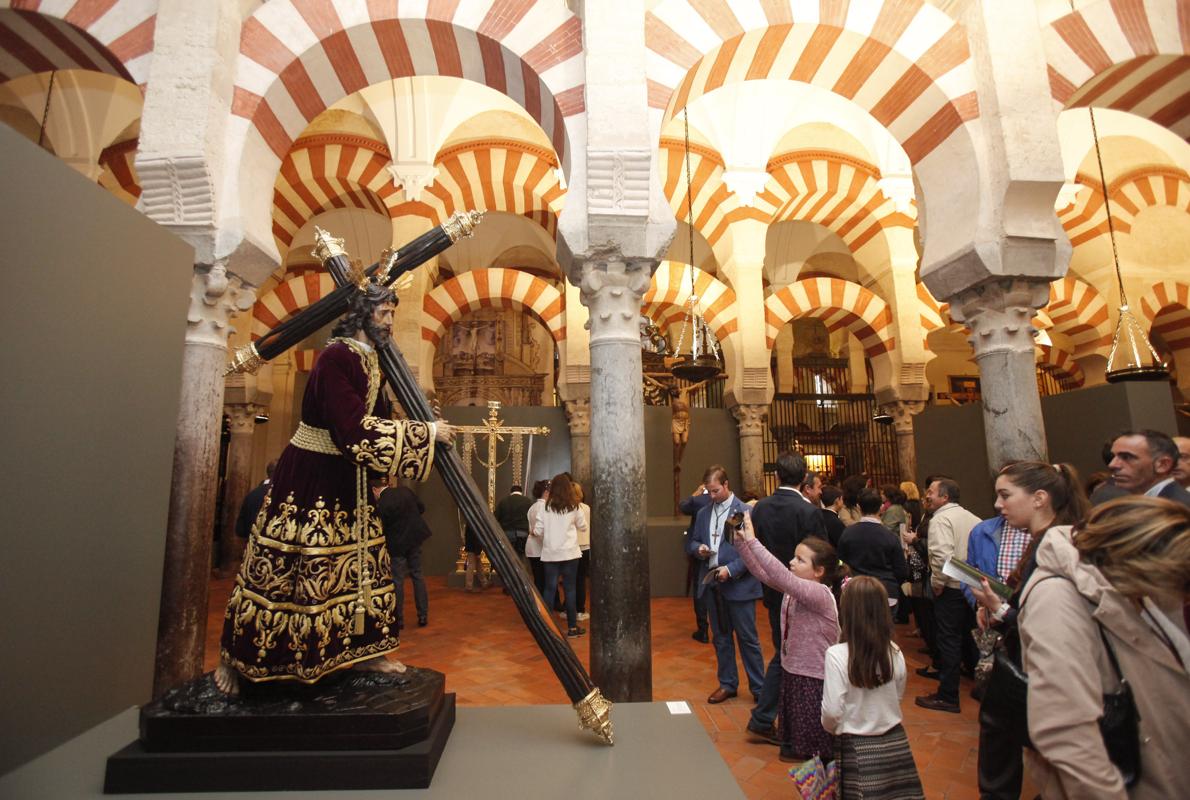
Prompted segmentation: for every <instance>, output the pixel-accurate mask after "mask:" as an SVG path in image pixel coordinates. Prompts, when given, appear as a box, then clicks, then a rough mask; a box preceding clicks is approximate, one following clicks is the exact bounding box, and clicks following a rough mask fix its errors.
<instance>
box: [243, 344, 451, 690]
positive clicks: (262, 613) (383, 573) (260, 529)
mask: <svg viewBox="0 0 1190 800" xmlns="http://www.w3.org/2000/svg"><path fill="white" fill-rule="evenodd" d="M380 384H381V376H380V369H379V365H378V362H377V358H376V354H375V352H374V351H373V350H372V349H371V348H369V347H368V346H366V345H361V344H360V343H359V342H357V341H355V340H353V339H336V340H334V341H333V342H332V343H331V344H330V345H329V346H328V347H327V348H326V349H325V350H324V351H323V352H322V354H321V355H320V356H319V358H318V361H317V362H316V363H315V365H314V369H313V370H312V371H311V373H310V380H309V382H308V383H307V385H306V392H305V396H304V397H303V399H302V420H301V425H300V426H299V429H298V431H297V433H295V435H294V438H293V439H292V440H291V442H290V444H289V446H288V447H286V448H285V451H284V452H283V453H282V454H281V458H280V459H279V460H278V461H277V468H276V470H275V471H274V473H273V484H272V487H271V489H270V491H269V494H268V495H267V496H266V497H265V500H264V504H263V505H262V506H261V509H260V513H259V514H258V515H257V517H256V522H255V523H254V524H253V526H252V532H251V535H250V536H249V538H248V544H247V548H246V549H245V551H244V561H243V564H242V566H241V568H240V571H239V574H237V575H236V579H235V584H234V586H233V588H232V592H231V597H230V599H229V600H228V602H227V612H226V614H225V617H224V624H223V637H222V641H221V644H220V649H221V654H222V657H223V659H224V660H225V661H226V662H227V663H228V664H230V665H232V666H233V667H234V668H235V669H236V670H238V671H239V672H240V674H241V675H243V676H244V677H245V678H247V679H249V680H252V681H267V680H276V679H290V680H299V681H303V682H306V683H312V682H314V681H316V680H318V679H319V678H321V677H322V676H323V675H326V674H327V673H329V672H332V671H334V670H336V669H340V668H342V667H346V666H348V665H350V664H352V663H354V662H356V661H361V660H363V659H366V658H372V657H375V656H378V655H382V654H384V653H387V652H389V651H392V650H395V649H396V648H397V647H398V646H399V644H400V637H399V634H398V631H397V624H396V598H395V596H394V593H393V583H392V569H391V566H390V563H389V556H388V551H387V549H386V548H385V544H384V532H383V530H382V529H381V526H380V520H379V519H377V518H376V517H375V516H374V514H373V507H372V505H371V499H372V498H371V495H370V493H369V492H368V488H367V479H368V477H370V476H373V475H380V474H389V475H398V476H400V477H401V478H404V479H412V480H425V479H426V477H428V475H429V472H430V467H431V464H432V461H433V454H434V427H433V425H431V424H428V423H424V422H416V421H397V420H392V419H390V416H391V410H390V408H389V405H388V403H387V401H386V400H385V399H384V397H383V396H382V395H381V394H380Z"/></svg>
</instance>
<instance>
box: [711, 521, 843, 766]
mask: <svg viewBox="0 0 1190 800" xmlns="http://www.w3.org/2000/svg"><path fill="white" fill-rule="evenodd" d="M734 544H735V546H736V549H737V550H739V552H740V556H741V557H742V558H743V559H744V563H745V564H747V566H748V571H749V572H751V573H752V574H753V575H755V576H756V577H757V578H758V579H760V581H761V582H762V583H764V584H765V585H767V586H771V587H772V588H774V589H778V590H780V591H782V592H784V593H785V599H784V600H782V601H781V706H780V708H781V714H780V725H779V731H778V735H779V736H780V738H781V755H780V758H781V760H782V761H792V762H797V761H805V760H806V759H810V758H813V757H814V756H820V757H821V758H822V760H823V761H830V760H831V759H832V758H834V737H833V736H832V735H831V734H829V733H827V731H826V730H825V729H824V728H823V727H822V682H823V676H824V674H825V673H824V665H825V663H826V651H827V648H829V647H830V646H831V645H833V644H834V643H835V642H837V641H838V640H839V612H838V608H837V607H836V606H835V596H834V594H833V593H832V592H831V586H833V585H834V583H835V581H836V580H837V578H838V575H839V569H840V565H839V558H838V556H837V555H836V554H835V548H833V547H831V546H830V544H829V543H828V542H826V541H825V540H823V539H818V538H815V537H811V538H808V539H803V540H802V542H801V543H800V544H799V545H798V546H797V548H796V549H795V550H794V554H793V560H792V561H790V562H789V566H788V567H786V566H785V565H784V564H782V563H781V562H780V561H779V560H778V559H777V558H776V556H774V555H773V554H772V553H770V552H769V551H768V549H766V548H765V546H764V545H763V544H761V543H760V542H759V541H757V540H756V536H755V534H754V533H753V531H752V518H751V516H750V515H745V516H744V521H743V524H742V525H741V527H740V530H739V532H738V533H737V534H736V541H735V542H734Z"/></svg>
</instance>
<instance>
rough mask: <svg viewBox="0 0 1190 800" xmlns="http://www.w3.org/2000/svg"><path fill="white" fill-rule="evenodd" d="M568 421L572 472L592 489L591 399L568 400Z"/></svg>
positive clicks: (584, 487) (586, 486)
mask: <svg viewBox="0 0 1190 800" xmlns="http://www.w3.org/2000/svg"><path fill="white" fill-rule="evenodd" d="M566 421H567V422H568V423H569V425H570V474H571V475H573V476H574V479H575V480H576V481H578V482H579V483H581V484H582V485H583V489H584V490H587V491H590V489H591V488H592V487H591V401H590V400H589V399H587V398H583V399H581V400H567V401H566Z"/></svg>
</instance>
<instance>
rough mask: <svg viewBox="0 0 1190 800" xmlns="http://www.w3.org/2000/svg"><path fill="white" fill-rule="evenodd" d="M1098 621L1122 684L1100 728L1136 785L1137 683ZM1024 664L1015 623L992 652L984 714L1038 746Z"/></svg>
mask: <svg viewBox="0 0 1190 800" xmlns="http://www.w3.org/2000/svg"><path fill="white" fill-rule="evenodd" d="M1059 577H1062V576H1060V575H1048V576H1046V577H1045V578H1042V579H1041V580H1042V581H1044V580H1049V578H1059ZM1038 583H1041V581H1038ZM1024 604H1025V597H1024V596H1023V595H1022V597H1021V603H1020V607H1021V608H1024ZM1095 624H1096V627H1098V628H1099V638H1100V639H1102V640H1103V646H1104V648H1105V649H1106V650H1107V656H1108V660H1110V661H1111V665H1112V669H1113V670H1115V673H1116V680H1117V681H1119V683H1120V688H1119V690H1117V691H1115V692H1108V693H1104V695H1103V716H1102V717H1100V718H1099V732H1100V735H1102V736H1103V745H1104V747H1105V749H1106V750H1107V756H1108V758H1109V759H1110V760H1111V762H1112V764H1114V765H1115V767H1116V769H1118V770H1119V771H1120V776H1121V778H1123V780H1124V785H1125V786H1132V785H1133V784H1135V783H1136V782H1137V781H1138V780H1140V713H1139V712H1138V711H1137V710H1136V702H1135V701H1134V700H1133V697H1132V687H1131V686H1129V684H1128V681H1127V680H1126V679H1125V678H1124V675H1123V673H1122V672H1120V664H1119V662H1118V661H1117V660H1116V653H1115V650H1114V649H1113V648H1112V646H1111V644H1110V643H1109V642H1108V640H1107V634H1106V633H1104V630H1103V626H1102V625H1100V624H1099V621H1098V620H1096V622H1095ZM1021 665H1022V661H1021V646H1020V632H1019V630H1018V627H1017V625H1016V624H1013V626H1012V628H1011V629H1010V630H1008V631H1006V632H1005V635H1004V637H1003V638H1002V639H1001V640H1000V642H999V643H998V644H997V645H996V649H995V651H994V653H993V661H992V672H991V675H990V676H989V677H988V685H987V689H986V690H985V691H984V696H983V703H982V705H981V706H980V714H981V715H982V714H987V715H988V716H990V717H992V718H993V719H995V720H997V722H999V723H1000V725H1001V727H1002V728H1003V729H1005V730H1010V731H1013V732H1014V733H1015V734H1016V736H1017V737H1018V741H1020V742H1022V743H1023V744H1024V745H1025V746H1026V747H1028V748H1031V749H1036V748H1034V747H1033V742H1032V741H1031V740H1030V739H1029V706H1028V694H1029V676H1028V674H1027V673H1026V672H1025V670H1024V668H1023V667H1022V666H1021Z"/></svg>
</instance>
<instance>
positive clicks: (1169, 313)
mask: <svg viewBox="0 0 1190 800" xmlns="http://www.w3.org/2000/svg"><path fill="white" fill-rule="evenodd" d="M1140 312H1141V314H1142V315H1144V318H1145V319H1146V320H1148V322H1149V325H1150V328H1151V330H1152V331H1153V332H1154V333H1156V334H1158V335H1159V336H1160V337H1161V339H1162V340H1163V341H1164V342H1165V343H1166V344H1167V345H1169V348H1170V349H1171V350H1174V351H1177V350H1181V349H1182V348H1184V347H1186V346H1187V345H1190V285H1187V284H1185V283H1182V282H1180V281H1161V282H1160V283H1155V284H1153V285H1152V286H1151V287H1149V290H1148V291H1147V292H1145V294H1144V296H1142V297H1141V299H1140Z"/></svg>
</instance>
